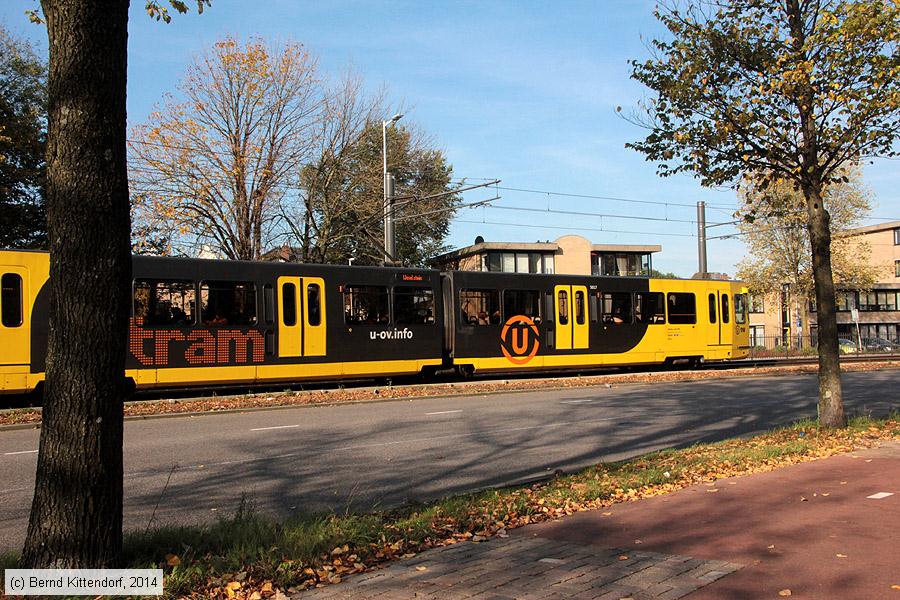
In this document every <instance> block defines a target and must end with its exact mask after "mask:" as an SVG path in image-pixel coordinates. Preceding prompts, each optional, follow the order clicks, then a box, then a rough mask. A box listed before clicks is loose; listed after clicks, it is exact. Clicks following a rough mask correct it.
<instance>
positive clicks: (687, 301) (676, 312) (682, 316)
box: [669, 292, 697, 325]
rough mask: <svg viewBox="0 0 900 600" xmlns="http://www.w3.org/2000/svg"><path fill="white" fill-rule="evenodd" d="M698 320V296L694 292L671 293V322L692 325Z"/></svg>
mask: <svg viewBox="0 0 900 600" xmlns="http://www.w3.org/2000/svg"><path fill="white" fill-rule="evenodd" d="M696 322H697V297H696V296H694V294H683V293H676V292H671V293H670V294H669V323H674V324H676V325H690V324H693V323H696Z"/></svg>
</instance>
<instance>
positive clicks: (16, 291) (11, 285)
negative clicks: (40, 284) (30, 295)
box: [0, 273, 23, 327]
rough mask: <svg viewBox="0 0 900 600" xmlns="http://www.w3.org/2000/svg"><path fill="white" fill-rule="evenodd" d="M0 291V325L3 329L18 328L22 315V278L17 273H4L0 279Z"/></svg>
mask: <svg viewBox="0 0 900 600" xmlns="http://www.w3.org/2000/svg"><path fill="white" fill-rule="evenodd" d="M0 289H2V292H0V310H2V318H0V323H3V326H4V327H19V326H20V325H21V324H22V315H23V307H22V304H23V299H22V276H21V275H19V274H18V273H4V274H3V277H2V278H0Z"/></svg>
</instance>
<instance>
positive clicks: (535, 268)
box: [485, 251, 553, 273]
mask: <svg viewBox="0 0 900 600" xmlns="http://www.w3.org/2000/svg"><path fill="white" fill-rule="evenodd" d="M485 268H486V269H487V270H488V271H491V272H494V273H552V272H553V255H552V254H549V253H545V252H495V251H490V252H488V253H487V255H486V257H485Z"/></svg>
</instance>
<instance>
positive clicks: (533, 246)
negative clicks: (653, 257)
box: [429, 242, 662, 263]
mask: <svg viewBox="0 0 900 600" xmlns="http://www.w3.org/2000/svg"><path fill="white" fill-rule="evenodd" d="M559 249H560V248H559V244H558V243H556V242H481V243H478V244H472V245H471V246H464V247H462V248H457V249H456V250H453V251H452V252H447V253H445V254H440V255H438V256H435V257H434V258H432V259H431V260H430V261H429V262H431V263H442V262H446V261H449V260H454V259H458V258H464V257H466V256H472V255H473V254H481V253H483V252H487V251H490V250H495V251H506V252H556V251H557V250H559ZM661 251H662V246H659V245H653V244H645V245H629V244H592V245H591V252H633V253H636V254H637V253H652V252H661Z"/></svg>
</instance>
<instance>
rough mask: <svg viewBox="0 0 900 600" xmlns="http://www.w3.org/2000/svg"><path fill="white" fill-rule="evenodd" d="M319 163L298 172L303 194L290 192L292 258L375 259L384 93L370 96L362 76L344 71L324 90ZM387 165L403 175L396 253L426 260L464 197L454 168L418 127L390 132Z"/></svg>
mask: <svg viewBox="0 0 900 600" xmlns="http://www.w3.org/2000/svg"><path fill="white" fill-rule="evenodd" d="M326 98H327V100H326V102H325V106H326V107H327V109H326V111H325V113H324V114H325V117H324V118H323V120H322V123H321V127H322V133H321V135H320V136H319V137H318V140H319V143H320V146H319V148H318V152H317V158H316V160H315V161H313V162H311V163H310V164H307V165H305V166H304V168H303V169H302V170H301V175H300V187H301V195H302V198H301V199H300V201H299V202H298V201H297V200H296V199H295V198H288V199H287V203H286V206H285V209H284V211H283V215H284V216H285V224H286V226H287V229H288V231H289V237H290V239H291V241H292V243H293V244H295V245H296V246H297V247H298V248H299V252H298V253H297V255H296V256H292V257H290V258H292V259H294V260H304V261H309V262H323V263H340V262H345V261H346V260H348V259H351V258H352V259H354V261H356V264H377V263H378V262H380V261H381V258H382V256H383V253H384V249H383V247H382V246H381V244H380V240H381V239H382V237H383V219H382V217H383V182H384V178H383V163H382V160H383V155H382V152H383V149H382V123H381V120H382V118H383V116H384V115H385V114H387V113H389V112H393V111H388V110H386V108H385V102H384V96H383V94H377V95H375V96H365V95H364V94H363V92H362V81H361V80H360V79H359V78H358V77H356V76H353V75H352V74H351V75H348V76H346V77H345V78H344V79H343V80H342V81H341V82H340V84H339V85H338V86H336V88H335V89H334V90H333V91H332V92H331V93H329V94H328V95H327V96H326ZM387 145H388V168H389V170H390V171H391V173H392V174H393V175H394V176H395V178H396V180H397V189H396V200H397V202H396V204H395V210H394V212H393V214H394V218H395V221H396V228H395V235H396V239H397V255H398V259H399V262H400V263H401V264H407V265H424V264H425V262H426V261H427V259H428V258H430V257H431V256H434V255H435V254H438V253H440V252H441V251H443V250H444V249H445V248H444V239H445V238H446V236H447V232H448V228H449V223H450V219H451V218H452V216H453V214H454V212H455V207H456V205H457V204H458V203H459V195H458V194H457V193H456V192H455V188H454V186H453V185H451V175H452V168H451V167H450V165H449V164H447V161H446V159H445V157H444V155H443V153H442V152H441V151H440V150H437V149H434V148H433V143H432V140H431V139H429V137H428V136H427V135H425V134H424V133H423V132H422V131H421V130H420V129H419V128H417V127H415V126H406V127H390V128H389V129H388V130H387Z"/></svg>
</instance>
